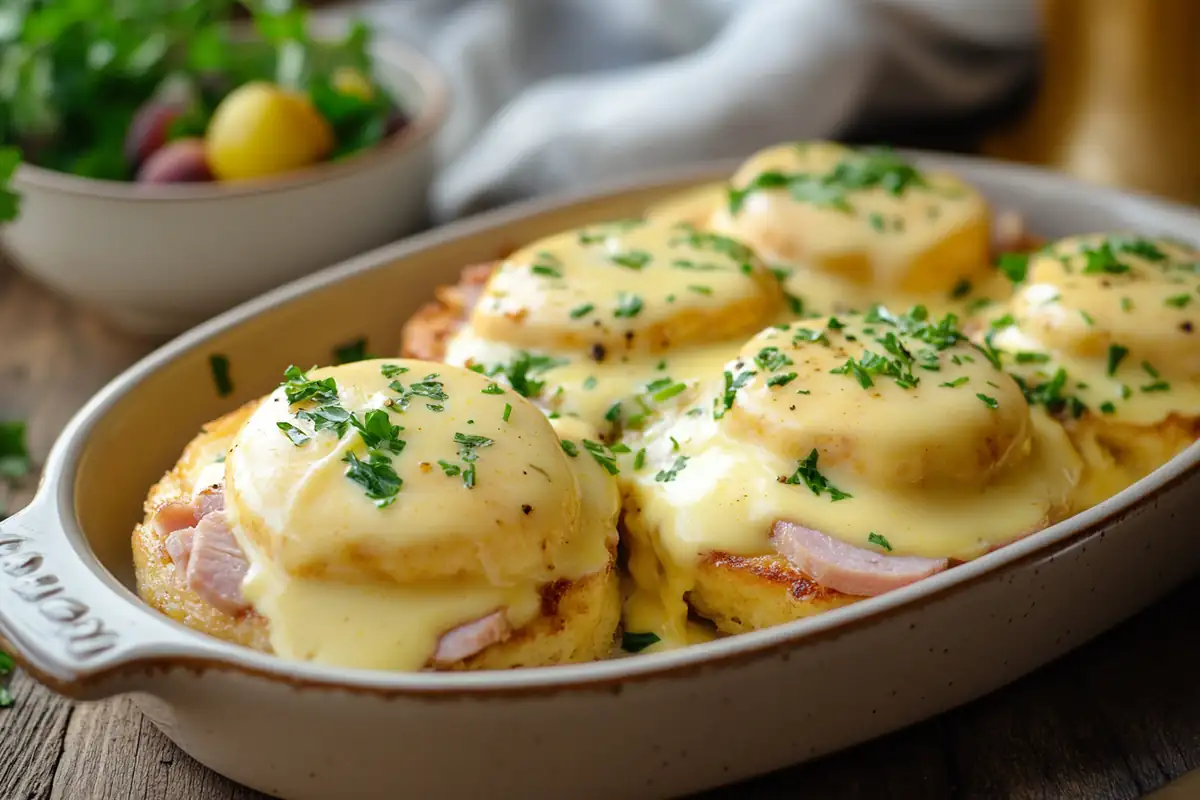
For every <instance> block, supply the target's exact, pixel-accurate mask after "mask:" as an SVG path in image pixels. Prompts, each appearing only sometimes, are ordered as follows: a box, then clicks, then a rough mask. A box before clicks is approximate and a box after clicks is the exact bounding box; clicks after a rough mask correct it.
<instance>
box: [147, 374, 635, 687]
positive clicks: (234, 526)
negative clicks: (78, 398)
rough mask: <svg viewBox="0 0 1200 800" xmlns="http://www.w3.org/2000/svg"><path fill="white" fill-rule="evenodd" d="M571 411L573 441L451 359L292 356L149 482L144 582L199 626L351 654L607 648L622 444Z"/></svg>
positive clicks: (325, 655) (505, 655) (541, 658)
mask: <svg viewBox="0 0 1200 800" xmlns="http://www.w3.org/2000/svg"><path fill="white" fill-rule="evenodd" d="M560 424H561V425H562V426H563V434H562V435H563V438H561V439H560V436H559V434H558V433H557V432H556V430H555V427H554V425H553V424H552V423H551V422H550V421H549V420H547V419H546V417H545V416H544V415H543V414H542V413H541V411H539V410H538V409H537V408H535V407H534V406H533V405H531V404H530V403H529V402H528V401H527V400H525V399H524V398H523V397H521V396H519V395H518V394H516V393H515V392H512V391H510V390H508V389H505V388H503V387H501V386H500V385H499V384H497V383H496V382H494V381H492V380H491V379H489V378H487V377H486V376H483V375H480V374H477V373H474V372H471V371H469V370H464V369H459V368H456V367H450V366H447V365H444V364H430V363H427V362H420V361H413V360H403V359H397V360H390V361H380V360H372V361H362V362H358V363H355V364H348V365H344V366H340V367H334V368H329V369H321V370H313V371H311V372H304V371H301V370H298V369H296V368H294V367H293V368H291V369H289V370H288V372H287V375H286V380H285V381H284V383H283V384H282V385H281V386H280V387H279V388H278V389H276V390H275V391H274V392H273V393H272V394H271V395H269V396H268V397H266V398H263V399H262V400H261V401H259V402H256V403H252V404H250V405H249V406H247V407H245V408H243V409H241V410H240V411H238V412H235V413H234V414H232V415H230V416H228V417H225V418H222V419H221V420H218V421H216V422H214V423H213V424H211V425H209V426H207V427H206V430H205V431H204V432H203V433H202V434H201V435H200V437H198V438H197V439H196V440H195V441H193V443H192V444H191V445H189V447H188V448H187V451H186V452H185V454H184V456H183V458H182V460H181V461H180V463H179V464H178V465H177V466H176V468H175V469H174V470H172V472H171V473H169V474H168V475H167V476H166V477H165V478H164V480H163V481H162V482H160V484H158V485H157V486H156V487H155V488H154V489H153V490H152V491H151V494H150V497H149V499H148V501H147V507H146V511H147V516H146V520H145V521H144V522H143V523H142V524H141V525H140V526H138V528H137V530H136V531H135V532H134V552H135V562H136V566H137V578H138V586H139V591H140V593H141V595H142V597H143V598H144V599H145V600H146V601H147V602H149V603H150V604H151V605H154V606H155V607H157V608H159V609H160V610H162V611H163V612H164V613H167V614H168V615H170V616H172V617H174V618H175V619H177V620H179V621H181V622H183V623H184V624H187V625H190V626H191V627H194V628H197V629H199V630H203V631H205V632H208V633H211V634H213V635H217V636H221V637H222V638H226V639H230V640H232V641H236V642H239V643H241V644H245V645H248V646H251V647H256V648H258V649H262V650H267V651H270V652H274V653H276V654H278V655H280V656H284V657H286V658H293V659H299V660H305V661H314V662H318V663H324V664H332V665H337V666H346V667H361V668H368V669H387V670H418V669H423V668H434V669H478V668H500V667H515V666H534V665H545V664H557V663H564V662H570V661H583V660H591V659H595V658H600V657H604V656H606V655H607V654H608V652H609V650H610V649H611V648H612V644H613V637H614V634H615V631H616V629H617V626H618V622H619V595H618V580H617V576H616V573H615V557H616V545H617V533H616V525H617V516H618V513H619V508H620V500H619V495H618V491H617V487H616V484H615V482H614V480H613V478H612V475H611V473H610V470H612V469H613V466H612V464H613V458H614V456H613V454H612V453H611V452H610V451H609V450H608V449H607V448H606V447H604V446H603V445H601V444H599V443H598V441H596V439H597V438H598V437H597V436H596V434H595V433H594V432H593V431H592V430H590V429H588V428H587V426H586V425H584V424H583V423H581V422H578V421H570V422H564V423H560ZM569 450H574V451H575V453H574V455H572V454H570V453H569V452H568V451H569Z"/></svg>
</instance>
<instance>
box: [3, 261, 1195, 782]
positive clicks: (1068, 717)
mask: <svg viewBox="0 0 1200 800" xmlns="http://www.w3.org/2000/svg"><path fill="white" fill-rule="evenodd" d="M153 346H154V342H150V341H146V340H143V339H137V338H133V337H129V336H125V335H123V334H120V333H118V332H116V331H114V330H112V329H110V328H108V327H106V326H105V325H104V323H102V322H100V321H98V320H97V319H96V318H95V317H94V316H93V315H91V314H89V313H86V312H82V311H79V310H78V309H75V308H72V307H70V306H68V305H66V304H65V303H63V302H62V301H60V300H58V299H56V298H54V297H53V296H51V295H50V294H49V293H48V292H46V291H45V290H43V289H41V288H39V287H37V286H36V285H34V284H33V283H31V282H30V281H28V280H26V279H24V278H21V277H18V276H17V275H15V274H14V273H12V272H11V271H10V270H6V269H5V268H4V267H3V265H0V418H12V417H22V418H27V419H29V421H30V438H31V445H32V450H33V454H34V458H35V460H37V461H40V460H41V459H42V458H44V457H45V454H46V452H47V450H48V449H49V446H50V444H51V443H52V441H53V439H54V437H55V436H56V435H57V433H58V431H59V429H60V428H61V427H62V425H63V424H64V423H65V422H66V421H67V419H68V418H69V417H70V415H71V414H72V413H73V412H74V411H75V410H76V409H77V408H78V407H79V406H80V405H81V404H82V403H83V402H84V401H85V400H86V399H87V398H88V397H89V396H90V395H91V394H92V393H93V392H94V391H95V390H96V389H97V388H99V387H100V386H101V385H102V384H103V383H104V382H105V381H106V380H107V379H108V378H110V377H111V376H112V375H114V374H115V373H116V372H118V371H120V370H121V369H122V368H124V367H125V366H127V365H129V364H131V363H133V361H135V360H136V359H137V358H139V357H140V356H141V355H143V354H144V353H146V352H148V351H149V350H150V349H151V348H152V347H153ZM30 483H31V482H30ZM30 489H31V485H25V486H23V487H22V490H21V491H20V492H19V493H18V494H17V496H15V497H13V498H12V501H13V503H15V504H18V505H19V504H20V503H21V502H23V500H24V499H25V498H27V497H28V494H29V491H30ZM1115 590H1117V591H1119V588H1117V589H1115ZM1198 596H1200V580H1196V581H1193V582H1192V583H1191V584H1189V585H1188V586H1186V587H1184V589H1182V590H1180V591H1178V592H1176V593H1175V594H1174V595H1173V596H1172V597H1171V598H1169V599H1168V600H1167V601H1165V602H1163V603H1160V604H1159V605H1157V606H1155V607H1154V608H1153V609H1151V610H1149V611H1147V612H1145V613H1144V614H1142V615H1140V616H1139V617H1137V618H1136V619H1134V620H1132V621H1131V622H1129V623H1127V624H1125V625H1123V626H1121V627H1120V628H1118V629H1116V630H1114V631H1112V632H1111V633H1109V634H1107V635H1106V636H1104V637H1102V638H1100V639H1098V640H1096V641H1095V642H1093V643H1091V644H1089V645H1087V646H1085V647H1084V648H1082V649H1080V650H1078V651H1076V652H1075V653H1073V654H1071V655H1069V656H1067V657H1066V658H1063V659H1061V660H1060V661H1058V662H1056V663H1055V664H1053V665H1051V666H1049V667H1047V668H1045V669H1043V670H1041V671H1039V672H1037V673H1035V674H1034V675H1031V676H1029V677H1027V678H1025V679H1023V680H1021V681H1018V682H1016V683H1014V684H1013V685H1011V686H1009V687H1007V688H1005V689H1003V690H1001V691H999V692H996V693H995V694H993V695H991V696H989V697H986V698H984V699H982V700H979V701H977V702H975V703H972V704H970V705H968V706H965V707H963V708H961V709H958V710H956V711H953V712H950V713H948V714H945V715H943V716H941V717H939V718H937V719H934V720H931V721H929V722H926V723H923V724H920V725H917V726H914V727H912V728H909V729H907V730H905V731H902V732H899V733H896V734H893V735H891V736H887V737H884V738H882V739H879V740H877V741H875V742H871V743H869V744H866V745H863V746H861V747H858V748H855V749H853V750H849V751H846V752H844V753H841V754H838V755H835V756H832V757H829V758H826V759H823V760H821V761H818V762H815V763H813V764H809V765H805V766H802V767H796V768H793V769H788V770H784V771H781V772H778V773H775V774H772V775H768V776H765V777H763V778H759V779H757V780H753V781H750V782H748V783H745V784H742V785H740V786H737V787H733V788H731V789H726V790H721V791H716V792H710V793H708V794H706V795H705V797H707V798H734V797H738V798H742V797H749V798H767V797H777V796H780V795H788V796H792V795H796V794H799V793H802V794H803V795H804V796H805V797H808V798H814V800H826V799H828V800H834V799H835V798H836V800H843V799H845V800H876V799H877V798H882V799H886V798H896V799H897V800H910V799H911V798H921V799H922V800H924V799H925V798H929V799H930V800H943V799H945V800H976V799H978V800H992V798H1014V799H1015V800H1025V799H1026V798H1028V799H1029V800H1035V799H1040V798H1064V799H1066V800H1127V798H1135V797H1139V796H1141V795H1142V794H1144V793H1146V792H1148V791H1151V790H1154V789H1157V788H1159V787H1161V786H1163V785H1164V784H1166V783H1167V782H1168V781H1170V780H1172V779H1174V778H1176V777H1178V776H1180V775H1181V774H1183V773H1185V772H1186V771H1188V770H1195V769H1197V768H1198V767H1200V681H1197V680H1196V679H1195V672H1196V666H1197V665H1200V626H1197V625H1196V624H1195V621H1194V620H1195V614H1196V611H1197V602H1196V600H1195V598H1196V597H1198ZM873 669H887V660H886V655H885V656H884V657H881V659H880V661H879V663H878V664H876V665H864V674H863V677H862V679H863V680H864V681H866V680H870V679H871V670H873ZM12 689H13V692H14V694H15V695H16V696H17V705H16V707H15V708H13V709H11V710H9V711H0V799H2V800H47V799H48V798H52V799H53V800H142V799H143V798H156V799H157V798H169V799H170V800H260V798H262V797H263V796H262V795H260V794H258V793H256V792H253V791H251V790H249V789H246V788H244V787H241V786H238V785H237V784H234V783H232V782H231V781H228V780H226V779H225V778H222V777H220V776H218V775H216V774H214V773H212V772H210V771H208V770H207V769H205V768H204V767H202V766H200V765H199V764H198V763H196V762H195V761H193V760H192V759H191V758H189V757H188V756H187V755H185V754H184V753H182V752H181V751H179V750H178V749H177V748H176V747H175V746H174V745H173V744H171V743H170V742H169V741H168V740H167V739H166V738H165V737H164V736H163V735H162V734H161V733H159V732H158V730H157V729H155V728H154V727H153V726H152V725H151V724H150V723H149V722H148V721H147V720H145V719H144V718H143V717H142V715H141V714H140V713H139V712H138V711H137V710H136V708H134V706H133V704H132V702H131V701H130V700H128V699H126V698H117V699H114V700H108V701H104V702H98V703H87V704H74V703H71V702H70V701H68V700H65V699H62V698H59V697H56V696H55V695H53V694H51V693H50V692H48V691H47V690H45V689H42V688H40V687H38V686H37V685H36V684H33V683H32V682H31V681H30V680H29V679H27V678H25V677H24V676H20V675H18V676H17V677H16V679H15V681H14V684H13V687H12ZM796 691H820V687H811V686H808V687H806V686H798V687H796ZM580 746H581V747H584V746H586V743H585V742H582V741H581V743H580ZM1189 780H1190V781H1191V782H1190V783H1189V784H1187V785H1185V784H1178V786H1180V787H1183V788H1180V789H1175V788H1172V789H1170V790H1167V791H1164V793H1163V795H1162V798H1161V800H1182V798H1185V797H1198V796H1200V773H1197V774H1195V775H1193V776H1192V777H1191V778H1190V779H1189ZM1189 786H1190V788H1188V787H1189Z"/></svg>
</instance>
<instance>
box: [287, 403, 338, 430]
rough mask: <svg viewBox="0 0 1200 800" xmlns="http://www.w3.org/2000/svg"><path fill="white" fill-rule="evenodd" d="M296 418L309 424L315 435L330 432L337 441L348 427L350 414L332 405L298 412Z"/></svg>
mask: <svg viewBox="0 0 1200 800" xmlns="http://www.w3.org/2000/svg"><path fill="white" fill-rule="evenodd" d="M296 418H297V419H302V420H304V421H305V422H308V423H310V424H311V425H312V426H313V430H314V431H316V432H317V433H320V432H321V431H324V430H331V431H333V432H334V434H335V435H336V436H337V437H338V438H339V439H340V438H341V437H342V436H343V435H345V433H346V428H347V427H348V426H349V425H350V412H349V411H347V410H346V409H344V408H342V407H341V406H339V405H337V404H333V403H331V404H329V405H325V406H318V407H316V408H312V409H308V410H306V411H298V412H296Z"/></svg>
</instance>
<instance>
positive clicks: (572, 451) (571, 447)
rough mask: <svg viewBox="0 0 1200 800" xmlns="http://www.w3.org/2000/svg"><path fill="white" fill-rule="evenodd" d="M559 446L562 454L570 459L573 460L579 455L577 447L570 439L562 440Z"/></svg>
mask: <svg viewBox="0 0 1200 800" xmlns="http://www.w3.org/2000/svg"><path fill="white" fill-rule="evenodd" d="M560 444H561V445H562V449H563V452H564V453H566V454H567V455H569V456H570V457H571V458H575V457H576V456H578V455H579V446H578V445H576V444H575V443H574V442H572V441H571V440H570V439H563V440H562V442H560Z"/></svg>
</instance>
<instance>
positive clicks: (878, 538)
mask: <svg viewBox="0 0 1200 800" xmlns="http://www.w3.org/2000/svg"><path fill="white" fill-rule="evenodd" d="M867 541H868V542H870V543H871V544H874V545H878V546H879V547H882V548H883V549H884V550H887V551H888V552H889V553H890V552H892V545H891V543H890V542H888V540H887V537H886V536H884V535H882V534H879V533H875V532H874V531H871V532H870V533H868V534H867Z"/></svg>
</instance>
